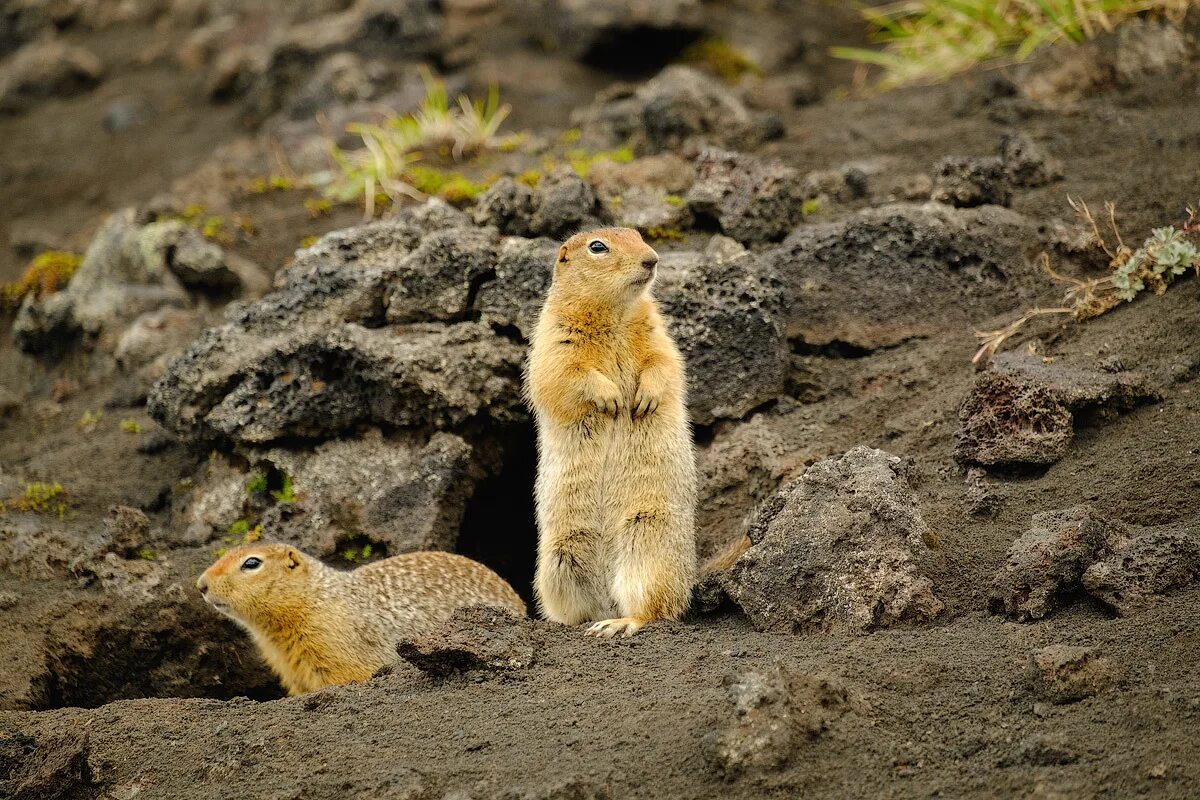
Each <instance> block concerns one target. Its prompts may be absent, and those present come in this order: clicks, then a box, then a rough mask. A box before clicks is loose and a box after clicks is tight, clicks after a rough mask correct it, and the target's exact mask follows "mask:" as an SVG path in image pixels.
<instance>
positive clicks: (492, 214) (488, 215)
mask: <svg viewBox="0 0 1200 800" xmlns="http://www.w3.org/2000/svg"><path fill="white" fill-rule="evenodd" d="M535 207H536V200H535V198H534V193H533V189H531V188H529V187H528V186H526V185H525V184H524V183H521V182H520V181H516V180H513V179H512V178H510V177H508V176H505V177H503V178H500V179H499V180H498V181H496V182H495V183H493V184H492V185H491V186H490V187H488V190H487V191H486V192H484V193H483V194H481V195H480V196H479V199H478V200H477V201H475V209H474V211H473V212H472V218H473V219H474V220H475V224H476V225H491V226H493V227H495V228H497V229H499V231H500V232H501V233H504V234H507V235H509V236H530V235H532V234H533V212H534V209H535Z"/></svg>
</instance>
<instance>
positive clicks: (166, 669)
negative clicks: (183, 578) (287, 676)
mask: <svg viewBox="0 0 1200 800" xmlns="http://www.w3.org/2000/svg"><path fill="white" fill-rule="evenodd" d="M46 664H47V667H46V671H45V672H44V673H43V674H42V675H40V676H39V677H38V678H37V679H35V681H34V686H33V692H32V696H31V703H30V707H31V708H32V709H33V710H34V711H45V710H48V709H53V708H68V707H80V708H96V707H97V706H102V705H104V704H106V703H112V702H115V701H117V700H132V699H137V698H144V697H176V698H189V697H190V698H210V699H216V700H230V699H232V698H235V697H249V698H250V699H252V700H275V699H278V698H280V697H283V696H285V694H286V693H285V692H284V690H283V688H282V687H281V686H280V685H279V682H278V681H277V680H276V679H275V676H274V674H273V673H272V672H271V670H270V669H269V668H268V667H267V665H266V664H265V663H263V661H262V659H261V658H260V657H259V656H258V654H257V652H256V651H255V650H254V646H253V645H252V644H251V642H250V640H249V638H248V637H246V636H243V635H240V634H239V633H237V632H236V630H235V627H234V625H233V623H232V622H230V621H228V620H226V619H224V618H223V617H220V616H218V615H217V614H215V613H214V612H213V611H212V610H211V609H209V608H206V607H205V606H204V604H203V603H202V602H201V601H200V600H199V596H198V595H197V597H195V598H190V597H189V598H187V599H180V600H177V601H174V602H169V603H167V604H166V605H163V606H144V607H142V608H139V609H137V610H135V611H133V612H132V613H129V614H128V615H127V616H121V615H119V614H112V613H111V612H110V615H105V618H102V619H101V620H100V621H99V622H98V624H96V626H95V627H93V628H90V629H88V630H87V631H86V633H84V634H82V635H70V636H68V637H64V639H63V640H62V641H59V642H55V643H48V644H47V646H46Z"/></svg>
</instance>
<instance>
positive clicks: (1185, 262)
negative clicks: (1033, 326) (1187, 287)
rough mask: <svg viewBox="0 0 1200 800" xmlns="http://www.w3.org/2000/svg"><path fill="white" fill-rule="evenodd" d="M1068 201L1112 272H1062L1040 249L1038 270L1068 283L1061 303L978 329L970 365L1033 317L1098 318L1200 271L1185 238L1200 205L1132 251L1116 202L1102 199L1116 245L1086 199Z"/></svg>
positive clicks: (1197, 220) (1198, 254)
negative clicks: (1099, 274)
mask: <svg viewBox="0 0 1200 800" xmlns="http://www.w3.org/2000/svg"><path fill="white" fill-rule="evenodd" d="M1067 202H1069V203H1070V204H1071V208H1073V209H1075V213H1076V214H1078V215H1079V216H1080V218H1082V219H1083V220H1084V221H1085V222H1087V223H1088V225H1090V226H1091V229H1092V235H1093V237H1094V238H1095V243H1096V246H1097V247H1099V248H1100V249H1101V250H1103V252H1104V254H1105V255H1106V256H1108V259H1109V268H1110V269H1111V270H1112V272H1111V274H1109V275H1106V276H1104V277H1102V278H1092V279H1090V280H1082V279H1080V278H1072V277H1069V276H1066V275H1061V274H1059V273H1058V272H1056V271H1055V270H1054V269H1053V268H1052V267H1051V266H1050V256H1049V255H1047V254H1046V253H1042V269H1044V270H1045V271H1046V274H1047V275H1049V276H1050V278H1051V279H1052V280H1054V281H1055V282H1056V283H1060V284H1064V285H1066V286H1067V290H1066V292H1065V293H1064V295H1063V300H1062V305H1060V306H1056V307H1054V308H1032V309H1030V310H1029V311H1026V312H1025V313H1024V314H1022V315H1021V316H1020V317H1018V318H1017V319H1015V320H1013V321H1012V322H1010V323H1009V324H1008V325H1005V326H1004V327H1003V328H999V329H997V330H994V331H977V332H976V333H975V336H976V338H978V339H979V341H980V348H979V350H978V351H977V352H976V353H975V357H974V358H973V359H971V360H972V362H973V363H974V364H975V365H977V366H978V365H981V364H985V363H987V361H988V360H989V359H991V357H992V356H993V355H995V354H996V351H997V350H998V349H999V348H1000V346H1001V345H1002V344H1004V342H1005V341H1006V340H1008V339H1009V338H1010V337H1012V336H1013V335H1014V334H1016V333H1017V332H1018V331H1019V330H1020V329H1021V328H1022V327H1023V326H1024V325H1025V323H1027V322H1029V321H1030V320H1032V319H1035V318H1037V317H1041V316H1047V315H1055V314H1069V315H1070V316H1071V318H1072V319H1074V320H1075V321H1076V322H1082V321H1084V320H1087V319H1091V318H1092V317H1098V316H1100V315H1101V314H1103V313H1105V312H1107V311H1110V310H1112V309H1113V308H1116V307H1117V306H1119V305H1120V304H1121V303H1123V302H1130V301H1132V300H1134V299H1135V298H1137V296H1138V295H1139V294H1140V293H1141V292H1143V291H1145V290H1146V289H1150V290H1152V291H1153V292H1154V293H1155V294H1162V293H1163V292H1165V291H1166V290H1167V288H1168V287H1169V286H1170V285H1171V283H1172V282H1173V281H1174V280H1175V278H1177V277H1178V276H1180V275H1182V274H1183V273H1185V272H1186V271H1187V270H1188V269H1195V270H1197V271H1198V272H1200V249H1198V248H1197V247H1196V246H1195V245H1194V244H1192V243H1191V242H1190V241H1188V240H1187V239H1186V238H1184V237H1185V236H1187V235H1190V234H1194V233H1197V232H1200V206H1197V207H1196V208H1193V207H1191V206H1189V207H1188V208H1187V220H1186V221H1185V222H1184V223H1183V226H1182V227H1181V228H1176V227H1174V226H1166V227H1163V228H1155V229H1153V231H1151V233H1150V236H1149V237H1147V238H1146V240H1145V241H1143V242H1142V244H1141V245H1140V246H1139V247H1138V248H1137V249H1136V250H1132V249H1130V248H1129V247H1127V246H1126V245H1125V242H1124V241H1123V240H1122V238H1121V231H1120V230H1119V229H1118V228H1117V220H1116V207H1115V206H1114V205H1113V204H1112V203H1111V202H1108V203H1105V204H1104V208H1105V211H1106V212H1107V216H1108V227H1109V230H1110V231H1111V232H1112V236H1113V238H1114V239H1115V244H1110V243H1109V242H1107V241H1105V238H1104V235H1103V234H1101V233H1100V226H1099V225H1098V224H1097V223H1096V218H1095V217H1094V216H1092V212H1091V209H1089V208H1088V206H1087V203H1084V202H1083V201H1082V200H1073V199H1071V198H1070V197H1068V198H1067Z"/></svg>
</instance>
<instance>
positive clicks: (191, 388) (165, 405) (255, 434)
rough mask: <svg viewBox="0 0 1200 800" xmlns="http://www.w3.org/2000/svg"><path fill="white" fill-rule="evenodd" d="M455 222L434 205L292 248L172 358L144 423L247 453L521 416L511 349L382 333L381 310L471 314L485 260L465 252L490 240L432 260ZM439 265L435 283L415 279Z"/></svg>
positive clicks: (476, 339) (395, 329) (435, 330)
mask: <svg viewBox="0 0 1200 800" xmlns="http://www.w3.org/2000/svg"><path fill="white" fill-rule="evenodd" d="M458 225H462V226H467V225H469V221H468V218H467V217H466V216H465V215H464V214H461V213H460V212H457V211H454V210H453V209H450V208H449V207H447V206H446V205H445V204H444V203H440V202H431V203H427V204H426V205H424V206H421V207H418V208H416V209H413V210H411V211H406V212H403V213H402V214H400V215H398V216H397V217H396V218H394V219H391V220H388V221H387V222H380V223H372V224H370V225H365V226H362V227H360V228H354V229H350V230H348V231H340V232H337V233H334V234H330V235H329V236H326V237H324V238H323V239H322V240H321V241H320V242H318V243H317V244H316V245H314V246H313V247H311V248H308V249H306V250H303V251H301V252H300V253H298V254H297V257H296V259H295V261H294V263H293V264H292V266H291V267H289V268H288V269H287V270H285V271H284V272H283V274H282V275H280V276H277V278H276V285H277V287H278V288H277V289H276V291H274V292H272V293H271V294H269V295H267V296H266V297H264V298H263V299H262V300H259V301H258V302H255V303H251V304H247V305H243V306H240V307H237V308H234V309H232V310H231V311H230V312H229V313H228V321H227V322H226V323H225V324H224V325H221V326H219V327H216V328H211V329H209V330H208V331H206V332H205V333H204V334H203V335H201V337H200V338H199V339H197V340H196V341H195V342H193V344H192V346H191V347H190V348H189V349H188V350H187V351H186V352H185V353H184V354H183V355H182V356H180V357H179V358H178V359H176V360H175V361H174V362H172V364H171V366H170V368H169V369H168V371H167V374H166V375H165V376H164V377H163V379H162V380H160V381H159V382H158V383H157V384H156V385H155V388H154V389H153V391H152V392H151V394H150V397H149V399H148V406H149V409H150V411H151V414H152V415H154V416H155V418H156V419H157V420H159V421H160V422H161V423H162V424H163V425H164V427H166V428H167V429H168V430H171V431H174V432H175V433H177V434H179V435H180V436H182V437H185V438H188V439H190V440H197V439H210V440H225V441H233V442H238V443H243V444H265V443H269V442H272V441H274V440H276V439H279V438H281V437H285V436H286V437H295V436H306V437H317V438H320V437H327V436H332V435H336V434H338V433H340V432H342V431H344V430H348V429H350V428H353V427H356V426H359V425H362V424H377V425H378V424H382V425H388V426H392V425H395V426H400V427H424V426H433V427H437V428H448V427H455V426H459V425H462V424H465V423H466V422H467V421H468V420H470V419H473V418H479V417H484V416H486V417H489V418H490V419H492V420H494V421H496V422H509V421H515V420H520V419H525V418H526V412H525V410H524V406H523V403H522V401H521V397H520V376H521V367H522V360H523V353H522V351H521V348H520V347H519V346H518V345H517V344H514V343H513V342H511V341H509V340H507V339H504V338H500V337H496V336H493V335H492V334H491V332H490V330H489V329H488V328H487V327H486V326H484V325H481V324H479V323H475V322H464V323H461V324H456V325H450V326H444V325H437V324H432V325H431V324H414V325H392V326H386V325H383V323H384V322H385V321H387V315H388V314H390V315H391V320H392V321H393V322H398V321H400V320H405V321H407V320H410V319H412V318H413V317H422V316H427V317H432V318H447V317H451V316H457V315H461V314H462V313H463V311H464V309H467V308H468V307H469V302H468V301H469V300H470V294H471V287H472V282H473V281H474V280H475V279H476V278H479V277H480V275H479V273H477V272H475V270H476V269H477V268H478V267H479V266H480V265H476V264H471V263H468V262H469V260H470V254H471V253H476V254H478V253H479V252H480V251H479V250H478V249H474V250H472V249H471V248H477V247H483V248H484V251H485V253H486V244H485V242H484V241H483V239H486V237H488V236H490V235H491V234H487V233H479V237H482V238H479V240H478V241H476V239H475V238H472V234H466V235H463V236H461V237H460V238H461V240H462V241H463V242H471V243H472V244H469V245H468V244H464V246H463V250H462V251H457V250H456V251H455V252H454V253H446V252H442V251H439V250H438V249H437V248H438V246H439V245H438V243H445V242H447V241H450V240H453V239H454V237H455V236H456V235H457V234H458V233H462V232H461V231H457V232H455V233H450V232H448V231H446V230H444V229H446V228H450V227H454V226H458ZM431 231H437V233H429V234H428V235H430V236H433V237H435V238H433V239H431V240H430V242H431V243H430V245H428V246H426V247H425V248H424V249H422V248H421V243H422V242H423V237H425V236H426V235H427V232H431ZM410 254H411V255H412V256H413V257H412V258H411V259H410V258H409V256H410ZM435 267H436V268H437V269H438V270H439V271H438V272H437V273H436V276H435V275H434V274H428V273H425V272H422V271H421V270H422V269H424V268H427V269H430V270H432V269H434V268H435ZM464 269H465V270H468V274H467V275H465V276H464V275H463V273H462V272H461V271H460V270H464ZM385 298H387V299H388V300H389V302H390V306H389V307H387V308H386V309H385ZM422 309H424V311H422ZM381 325H383V326H382V327H380V326H381Z"/></svg>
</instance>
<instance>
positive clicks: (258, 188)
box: [246, 175, 303, 194]
mask: <svg viewBox="0 0 1200 800" xmlns="http://www.w3.org/2000/svg"><path fill="white" fill-rule="evenodd" d="M302 186H303V183H302V182H298V181H296V179H294V178H291V177H288V176H287V175H266V176H259V177H257V178H251V179H250V181H248V182H247V183H246V191H247V192H249V193H250V194H268V193H269V192H289V191H291V190H292V189H297V188H301V187H302Z"/></svg>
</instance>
